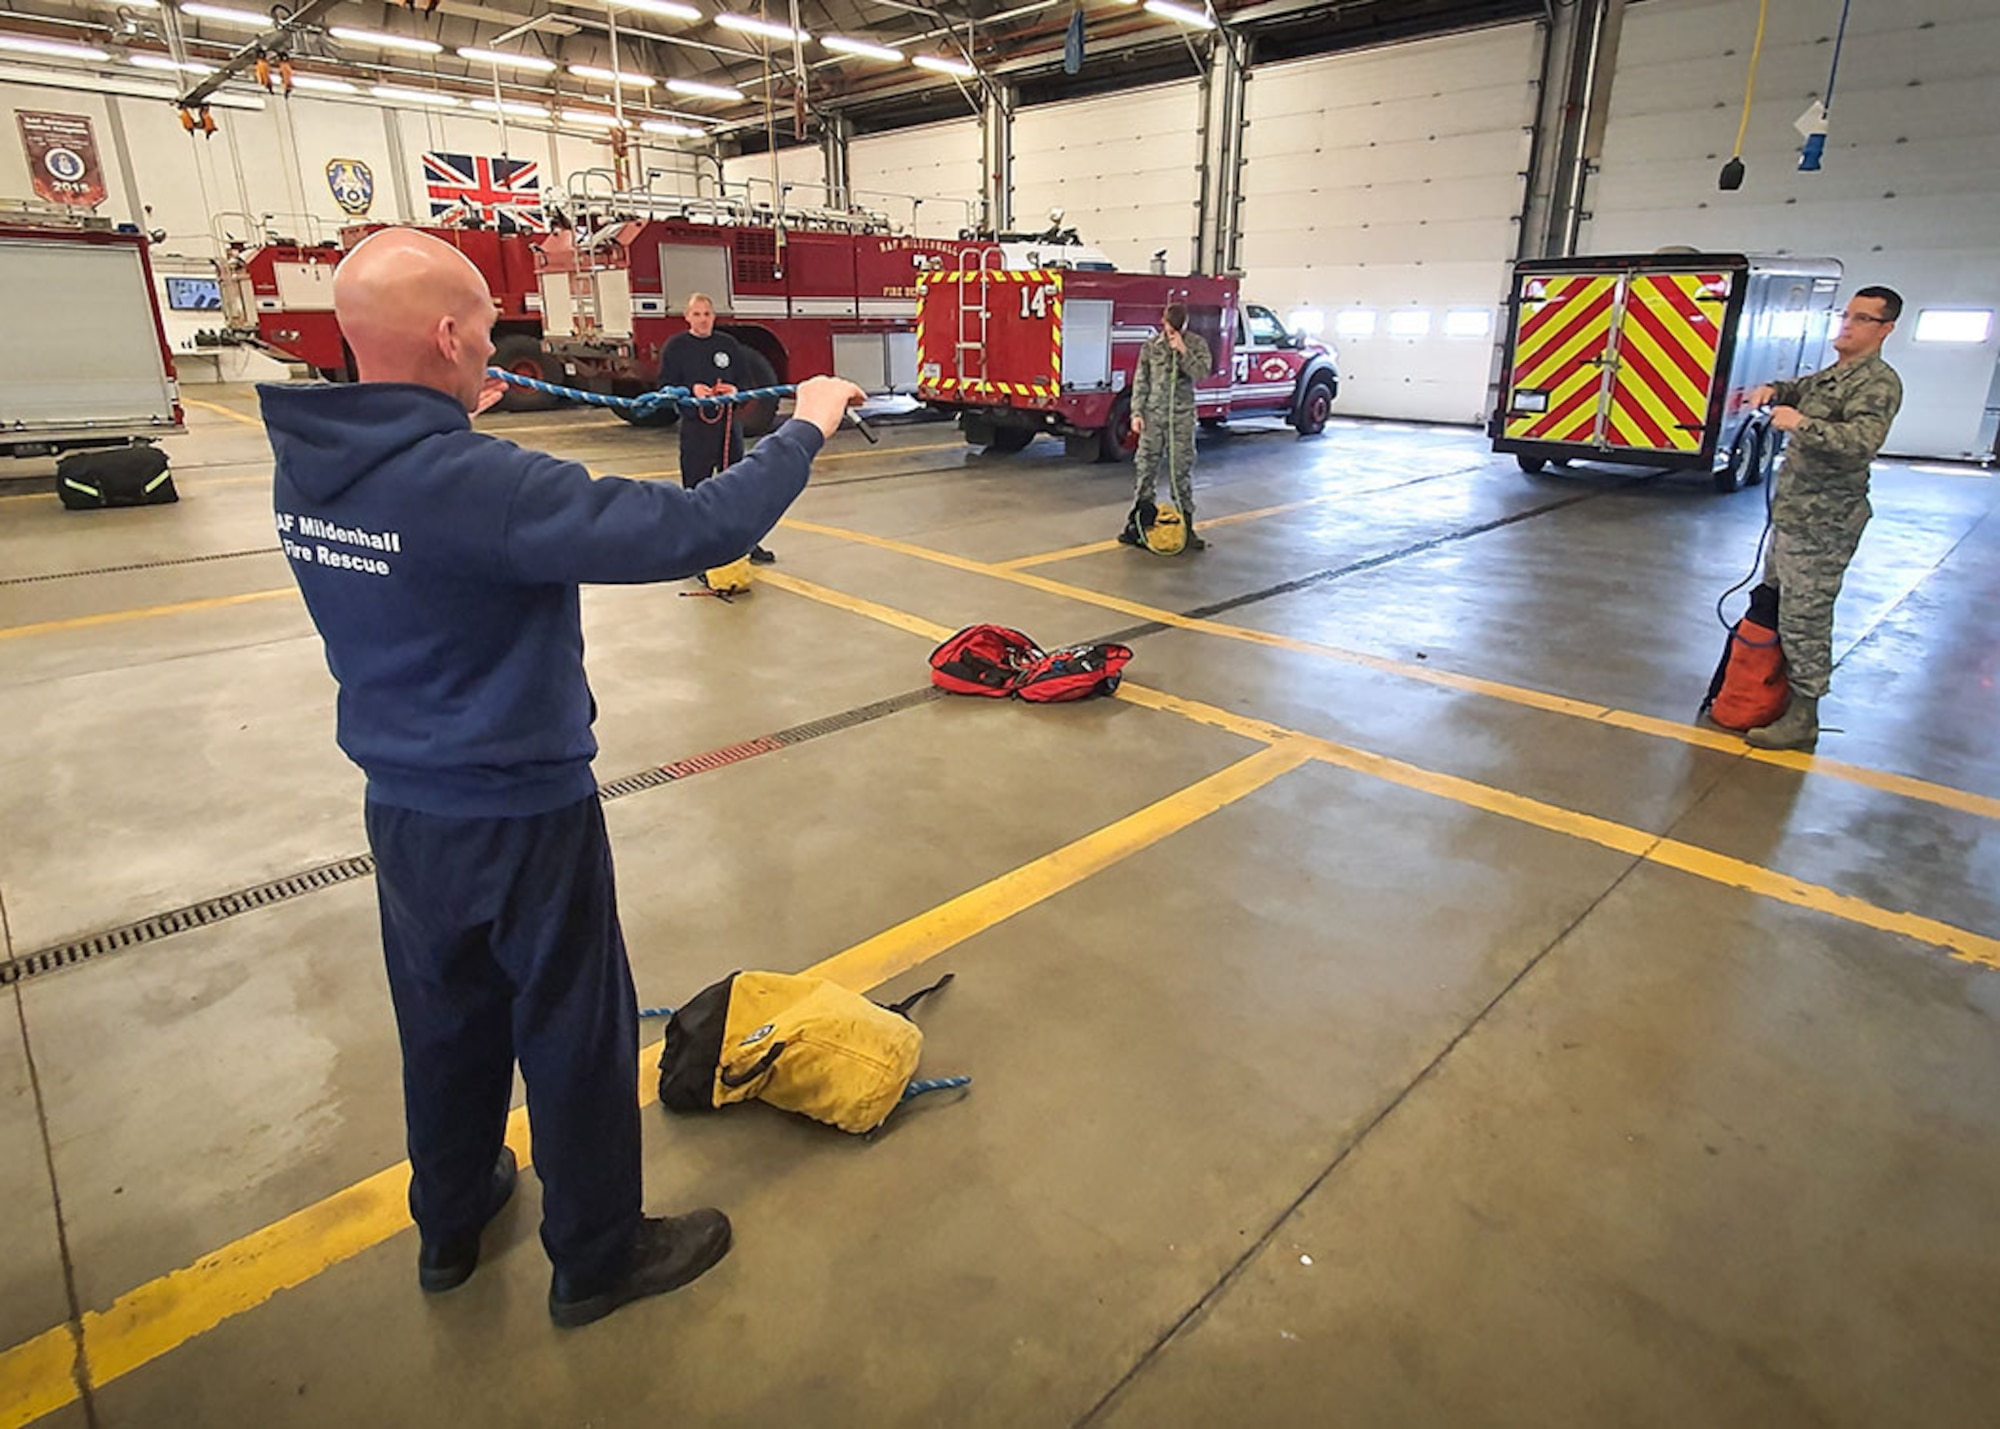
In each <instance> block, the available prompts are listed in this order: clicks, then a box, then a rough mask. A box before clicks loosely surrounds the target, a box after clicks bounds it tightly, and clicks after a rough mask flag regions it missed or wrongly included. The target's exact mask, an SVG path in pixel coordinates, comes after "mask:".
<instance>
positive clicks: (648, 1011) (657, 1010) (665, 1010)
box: [639, 1007, 677, 1017]
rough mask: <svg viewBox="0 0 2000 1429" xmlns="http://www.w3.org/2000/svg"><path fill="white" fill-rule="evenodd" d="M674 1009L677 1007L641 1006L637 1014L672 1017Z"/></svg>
mask: <svg viewBox="0 0 2000 1429" xmlns="http://www.w3.org/2000/svg"><path fill="white" fill-rule="evenodd" d="M675 1011H677V1009H675V1008H672V1007H642V1008H640V1009H639V1015H640V1016H641V1017H672V1016H673V1015H674V1013H675Z"/></svg>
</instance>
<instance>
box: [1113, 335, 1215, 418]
mask: <svg viewBox="0 0 2000 1429" xmlns="http://www.w3.org/2000/svg"><path fill="white" fill-rule="evenodd" d="M1181 341H1182V342H1183V343H1185V344H1186V346H1187V351H1185V352H1175V351H1174V350H1173V348H1172V347H1170V346H1169V345H1168V343H1167V338H1166V334H1165V333H1162V334H1160V335H1159V336H1158V337H1154V338H1149V339H1147V342H1146V345H1145V346H1144V347H1142V348H1140V349H1139V366H1138V368H1137V370H1136V371H1134V372H1133V374H1132V410H1133V411H1134V412H1135V413H1137V414H1138V415H1139V416H1141V417H1144V418H1145V419H1146V420H1147V421H1151V420H1153V419H1154V418H1155V417H1159V418H1165V417H1166V415H1167V413H1168V410H1169V406H1170V404H1171V409H1172V410H1173V411H1174V412H1175V413H1177V414H1179V415H1181V416H1184V417H1189V418H1192V417H1193V416H1194V384H1195V383H1196V381H1198V380H1199V379H1201V378H1203V377H1206V376H1208V374H1209V373H1210V372H1211V371H1213V370H1214V361H1215V360H1214V358H1213V357H1211V356H1210V354H1209V350H1208V343H1207V342H1206V341H1204V340H1203V338H1202V336H1201V334H1199V333H1194V332H1183V333H1182V334H1181Z"/></svg>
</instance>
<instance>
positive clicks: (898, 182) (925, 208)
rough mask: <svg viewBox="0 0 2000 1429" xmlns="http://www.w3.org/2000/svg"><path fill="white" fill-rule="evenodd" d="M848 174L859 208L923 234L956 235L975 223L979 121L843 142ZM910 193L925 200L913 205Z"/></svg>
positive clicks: (943, 236)
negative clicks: (866, 209)
mask: <svg viewBox="0 0 2000 1429" xmlns="http://www.w3.org/2000/svg"><path fill="white" fill-rule="evenodd" d="M847 172H848V180H849V182H850V183H852V184H853V185H854V196H855V200H856V202H858V203H860V204H862V205H863V206H864V207H867V208H872V209H877V210H879V211H881V212H883V213H887V214H888V215H889V217H890V218H891V219H892V220H893V221H894V222H896V223H898V224H901V225H903V226H904V227H906V228H908V229H909V231H910V232H912V233H917V234H921V235H923V236H924V237H926V238H952V237H955V236H957V234H958V231H959V230H960V229H961V228H966V227H971V226H976V225H977V224H978V222H979V188H980V178H979V121H978V120H977V119H954V120H952V121H950V122H949V123H946V124H926V125H923V126H922V127H921V128H917V129H898V130H896V131H895V132H894V133H891V134H871V135H869V136H868V137H867V138H863V139H855V140H853V141H852V142H850V143H849V144H848V146H847ZM912 195H914V196H915V197H916V198H919V199H922V200H924V201H923V202H922V203H921V204H917V203H913V202H912V199H911V197H910V196H912ZM968 205H969V207H968Z"/></svg>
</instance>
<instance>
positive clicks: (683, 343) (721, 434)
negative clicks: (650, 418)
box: [657, 293, 777, 566]
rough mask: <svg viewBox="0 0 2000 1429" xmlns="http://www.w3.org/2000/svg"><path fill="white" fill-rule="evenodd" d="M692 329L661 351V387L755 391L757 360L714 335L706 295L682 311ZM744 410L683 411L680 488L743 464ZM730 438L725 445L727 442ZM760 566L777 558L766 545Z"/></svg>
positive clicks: (693, 297)
mask: <svg viewBox="0 0 2000 1429" xmlns="http://www.w3.org/2000/svg"><path fill="white" fill-rule="evenodd" d="M682 316H683V317H685V318H686V319H687V325H688V330H687V331H686V332H683V333H677V334H676V335H675V336H674V337H672V338H671V339H669V340H668V342H667V345H666V346H665V347H664V348H662V349H661V351H660V376H659V381H658V384H657V385H658V386H661V387H686V388H689V389H690V390H692V391H693V393H694V395H695V396H697V397H709V396H715V395H720V394H725V393H729V392H735V391H737V390H739V389H741V388H744V387H749V386H755V385H756V383H755V382H754V381H753V380H752V373H753V370H754V368H753V363H754V362H755V358H754V356H753V355H752V354H751V353H750V351H749V349H748V348H746V347H744V346H743V344H742V343H740V342H738V341H737V340H736V339H735V338H733V337H731V336H730V335H729V334H728V333H726V332H717V331H716V330H715V304H714V303H713V302H712V301H710V299H709V296H708V294H706V293H690V294H689V295H688V300H687V306H686V307H685V308H684V309H683V311H682ZM741 415H742V412H741V410H740V409H734V408H724V409H717V410H711V411H703V410H701V409H700V408H698V407H697V408H689V409H683V411H682V412H681V419H680V421H679V423H678V424H677V425H678V426H679V428H680V444H681V485H682V486H685V487H687V488H688V490H690V491H692V490H693V489H694V488H695V487H697V486H699V485H701V483H702V482H704V481H706V480H708V478H710V477H711V476H713V475H715V473H717V472H718V471H721V470H722V469H723V468H725V467H728V466H732V465H734V464H735V463H737V462H739V461H741V460H743V429H742V425H741V423H740V422H739V421H738V418H739V417H741ZM725 439H726V440H725ZM750 559H751V560H753V561H755V562H756V563H757V564H758V565H760V566H761V565H769V564H770V563H771V562H772V561H774V560H776V559H777V557H776V556H774V555H772V554H771V553H770V552H769V551H767V550H765V549H764V548H763V547H762V546H761V545H759V546H755V547H753V548H752V549H751V551H750Z"/></svg>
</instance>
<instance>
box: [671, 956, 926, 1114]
mask: <svg viewBox="0 0 2000 1429" xmlns="http://www.w3.org/2000/svg"><path fill="white" fill-rule="evenodd" d="M951 977H952V975H951V974H949V973H947V974H946V975H945V976H944V977H943V978H942V979H940V980H939V981H938V982H936V983H933V984H932V985H931V986H930V987H927V988H925V989H923V990H922V991H921V992H917V993H914V994H912V995H911V996H909V997H907V998H905V999H903V1000H902V1001H901V1002H899V1003H895V1004H893V1005H891V1006H888V1007H883V1006H881V1005H879V1004H877V1003H873V1002H870V1001H869V1000H868V999H867V998H865V997H863V996H862V995H861V994H860V993H858V992H853V991H850V990H849V989H847V988H845V987H842V986H841V985H840V984H839V983H835V982H829V981H828V980H826V979H825V978H817V977H808V976H805V975H803V974H797V973H766V972H737V973H731V974H730V975H729V976H728V977H726V978H724V979H723V980H722V981H721V982H718V983H716V984H714V985H713V986H711V987H708V988H704V989H703V990H702V991H701V992H700V993H698V994H696V995H695V997H693V998H692V999H690V1000H689V1002H688V1004H687V1005H686V1006H685V1007H682V1008H680V1009H679V1010H677V1011H676V1012H675V1013H674V1014H673V1020H672V1021H670V1022H669V1023H668V1024H667V1038H666V1044H665V1046H664V1047H663V1048H662V1049H661V1051H660V1102H661V1104H662V1105H663V1106H665V1107H667V1108H668V1109H669V1110H671V1111H708V1110H712V1109H714V1108H716V1107H722V1106H727V1105H729V1103H731V1102H740V1101H751V1100H756V1101H764V1102H769V1103H770V1104H771V1105H772V1106H775V1107H779V1108H781V1109H782V1110H785V1111H795V1112H797V1113H799V1114H800V1115H801V1116H809V1117H811V1118H812V1119H813V1120H814V1121H823V1122H825V1123H826V1124H827V1125H829V1126H837V1127H839V1128H840V1129H841V1130H842V1131H853V1132H866V1131H873V1130H874V1129H875V1128H876V1127H878V1126H880V1125H881V1124H882V1123H883V1122H884V1121H885V1120H887V1119H888V1116H889V1113H890V1112H892V1111H894V1110H895V1109H896V1107H897V1106H898V1105H899V1104H900V1103H901V1102H902V1101H903V1100H904V1098H905V1094H906V1093H907V1092H909V1091H910V1090H911V1080H910V1079H911V1078H912V1077H913V1076H915V1075H916V1070H917V1058H918V1057H919V1056H920V1055H921V1054H922V1052H923V1046H924V1034H923V1029H922V1028H920V1027H918V1026H917V1024H916V1023H914V1022H912V1021H911V1020H910V1019H909V1016H908V1013H909V1009H910V1008H911V1007H913V1006H915V1005H916V1003H917V1001H918V1000H919V999H921V998H923V997H927V996H929V995H930V994H931V993H933V992H936V991H937V990H938V989H939V988H941V987H943V986H944V985H945V984H946V983H948V982H950V981H951ZM945 1080H946V1081H948V1082H949V1083H950V1084H952V1085H963V1084H964V1079H962V1078H948V1079H945ZM929 1089H931V1087H930V1086H929V1084H922V1085H920V1086H919V1087H918V1088H917V1090H929Z"/></svg>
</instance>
